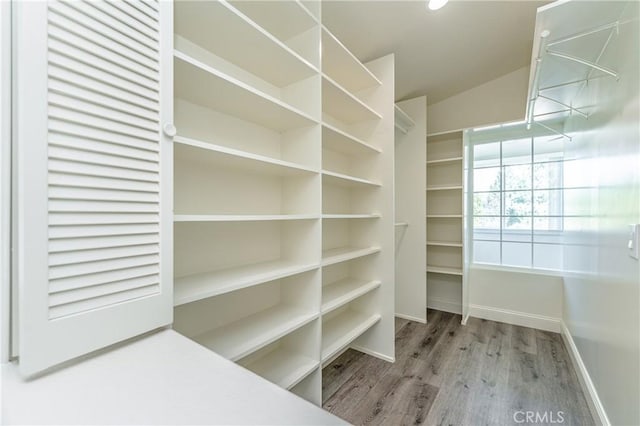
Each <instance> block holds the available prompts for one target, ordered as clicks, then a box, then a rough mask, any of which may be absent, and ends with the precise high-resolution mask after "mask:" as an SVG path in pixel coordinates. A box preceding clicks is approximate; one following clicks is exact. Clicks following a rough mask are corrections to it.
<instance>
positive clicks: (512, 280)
mask: <svg viewBox="0 0 640 426" xmlns="http://www.w3.org/2000/svg"><path fill="white" fill-rule="evenodd" d="M468 280H469V286H468V287H467V288H468V292H469V315H470V316H472V317H478V318H485V319H490V320H494V321H502V322H508V323H511V324H517V325H522V326H525V327H534V328H539V329H543V330H549V331H555V332H559V331H560V320H561V318H562V277H560V276H553V275H545V274H539V273H523V272H518V271H509V270H498V269H488V268H487V269H485V268H479V267H473V266H472V267H471V268H470V271H469V276H468Z"/></svg>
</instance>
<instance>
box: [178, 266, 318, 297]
mask: <svg viewBox="0 0 640 426" xmlns="http://www.w3.org/2000/svg"><path fill="white" fill-rule="evenodd" d="M318 266H319V265H318V264H313V263H299V262H293V261H285V260H277V261H272V262H261V263H254V264H250V265H243V266H239V267H236V268H227V269H222V270H218V271H213V272H206V273H202V274H193V275H187V276H185V277H179V278H176V279H175V280H174V292H173V303H174V306H179V305H183V304H185V303H191V302H195V301H197V300H201V299H205V298H207V297H212V296H217V295H220V294H223V293H228V292H230V291H234V290H239V289H241V288H246V287H251V286H254V285H258V284H262V283H265V282H269V281H273V280H277V279H280V278H284V277H288V276H291V275H296V274H300V273H302V272H307V271H311V270H313V269H316V268H317V267H318Z"/></svg>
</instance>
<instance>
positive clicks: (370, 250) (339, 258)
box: [322, 246, 380, 266]
mask: <svg viewBox="0 0 640 426" xmlns="http://www.w3.org/2000/svg"><path fill="white" fill-rule="evenodd" d="M379 251H380V247H377V246H372V247H340V248H335V249H329V250H323V252H322V266H329V265H333V264H335V263H340V262H346V261H347V260H352V259H357V258H359V257H364V256H368V255H370V254H374V253H378V252H379Z"/></svg>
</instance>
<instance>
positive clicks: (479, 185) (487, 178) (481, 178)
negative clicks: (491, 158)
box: [473, 167, 501, 192]
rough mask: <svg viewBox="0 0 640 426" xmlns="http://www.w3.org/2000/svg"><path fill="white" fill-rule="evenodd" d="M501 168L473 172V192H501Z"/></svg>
mask: <svg viewBox="0 0 640 426" xmlns="http://www.w3.org/2000/svg"><path fill="white" fill-rule="evenodd" d="M500 189H501V188H500V167H490V168H486V169H474V170H473V190H474V191H476V192H479V191H500Z"/></svg>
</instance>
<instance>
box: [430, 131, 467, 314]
mask: <svg viewBox="0 0 640 426" xmlns="http://www.w3.org/2000/svg"><path fill="white" fill-rule="evenodd" d="M426 165H427V241H426V244H427V262H426V263H427V294H428V295H429V300H432V301H433V302H432V303H430V306H431V307H435V308H440V309H445V310H452V309H453V310H455V311H457V310H458V308H457V307H458V306H461V305H462V299H461V294H462V279H463V264H464V262H463V253H464V247H463V219H464V218H463V200H464V196H463V189H464V187H463V140H462V132H451V133H446V134H439V135H433V136H428V137H427V164H426ZM454 306H455V307H454ZM452 307H454V308H452Z"/></svg>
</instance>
